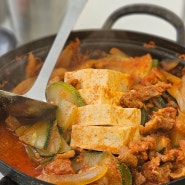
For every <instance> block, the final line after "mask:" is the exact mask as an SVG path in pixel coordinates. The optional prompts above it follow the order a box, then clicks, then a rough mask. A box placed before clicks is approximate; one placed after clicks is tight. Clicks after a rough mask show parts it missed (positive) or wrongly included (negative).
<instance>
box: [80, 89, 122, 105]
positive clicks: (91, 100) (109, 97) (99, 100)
mask: <svg viewBox="0 0 185 185" xmlns="http://www.w3.org/2000/svg"><path fill="white" fill-rule="evenodd" d="M78 92H79V93H80V95H81V97H82V98H83V100H84V101H85V103H86V104H87V105H89V104H114V105H120V99H121V97H122V96H123V94H124V92H120V91H113V90H112V89H107V88H104V87H99V88H90V89H79V90H78Z"/></svg>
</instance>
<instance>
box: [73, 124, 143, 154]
mask: <svg viewBox="0 0 185 185" xmlns="http://www.w3.org/2000/svg"><path fill="white" fill-rule="evenodd" d="M136 136H137V137H136ZM139 139H140V135H139V126H84V125H72V133H71V143H70V146H71V147H74V148H75V147H79V148H83V149H89V150H98V151H108V152H111V153H113V154H119V152H120V148H121V147H122V146H123V145H124V146H127V145H128V144H129V143H130V142H131V141H134V140H139Z"/></svg>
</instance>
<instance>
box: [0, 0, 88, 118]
mask: <svg viewBox="0 0 185 185" xmlns="http://www.w3.org/2000/svg"><path fill="white" fill-rule="evenodd" d="M86 1H87V0H70V1H69V4H68V9H67V12H66V15H65V17H64V19H63V21H62V24H61V26H60V29H59V32H58V34H57V36H56V38H55V40H54V42H53V45H52V47H51V49H50V52H49V54H48V56H47V58H46V60H45V62H44V65H43V66H42V69H41V71H40V73H39V76H38V78H37V79H36V81H35V83H34V85H33V86H32V87H31V89H30V90H29V91H28V92H27V93H26V94H24V96H21V95H17V94H14V93H10V92H7V91H4V90H0V105H1V106H2V107H3V108H4V109H5V110H6V111H7V112H8V113H9V114H10V115H12V116H15V117H17V118H18V119H20V120H24V121H29V120H32V119H34V120H35V119H37V118H38V119H40V118H42V117H46V116H48V115H51V114H53V113H54V112H55V110H56V106H55V105H52V104H49V103H47V102H44V101H45V90H46V86H47V83H48V80H49V77H50V75H51V73H52V71H53V68H54V66H55V64H56V62H57V59H58V57H59V55H60V53H61V51H62V49H63V47H64V45H65V42H66V40H67V38H68V36H69V34H70V32H71V30H72V27H73V25H74V23H75V21H76V20H77V17H78V15H79V14H80V12H81V10H82V8H83V7H84V5H85V3H86ZM46 11H47V10H46Z"/></svg>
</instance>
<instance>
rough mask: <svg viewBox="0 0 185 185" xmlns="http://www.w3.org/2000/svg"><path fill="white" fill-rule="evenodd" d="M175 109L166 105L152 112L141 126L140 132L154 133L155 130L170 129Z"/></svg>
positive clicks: (172, 125) (174, 117)
mask: <svg viewBox="0 0 185 185" xmlns="http://www.w3.org/2000/svg"><path fill="white" fill-rule="evenodd" d="M176 114H177V110H176V109H174V108H172V107H166V108H163V109H159V110H158V111H156V112H153V115H152V117H151V119H150V120H149V121H148V122H147V123H146V124H145V127H141V129H140V132H141V134H150V133H154V132H156V131H157V130H170V129H172V128H173V127H174V125H175V119H176Z"/></svg>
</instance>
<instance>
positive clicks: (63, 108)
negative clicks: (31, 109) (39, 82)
mask: <svg viewBox="0 0 185 185" xmlns="http://www.w3.org/2000/svg"><path fill="white" fill-rule="evenodd" d="M77 111H78V108H77V106H76V105H74V104H73V103H71V102H69V101H67V100H65V99H62V100H60V101H59V103H58V108H57V110H56V119H57V123H58V126H59V127H61V128H62V131H63V132H65V131H66V130H67V129H68V128H70V127H71V125H72V124H73V122H74V119H75V118H76V116H77Z"/></svg>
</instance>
